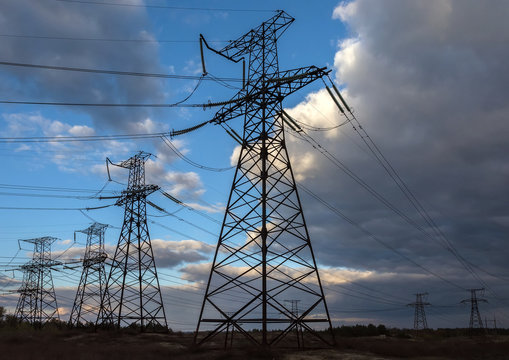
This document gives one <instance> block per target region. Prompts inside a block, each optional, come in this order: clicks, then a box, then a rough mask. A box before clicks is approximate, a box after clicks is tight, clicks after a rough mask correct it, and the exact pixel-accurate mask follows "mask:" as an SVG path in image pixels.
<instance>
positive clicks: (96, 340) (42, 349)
mask: <svg viewBox="0 0 509 360" xmlns="http://www.w3.org/2000/svg"><path fill="white" fill-rule="evenodd" d="M191 344H192V336H191V335H190V334H129V333H116V332H106V331H104V332H97V333H94V332H87V331H83V330H82V331H80V330H52V331H46V330H42V331H37V330H32V329H23V331H20V330H13V331H2V332H0V353H1V358H2V359H34V360H35V359H38V360H39V359H52V360H59V359H73V360H74V359H76V360H88V359H90V360H91V359H94V360H96V359H97V360H102V359H104V360H117V359H123V360H129V359H155V360H157V359H165V360H167V359H177V360H179V359H186V360H187V359H189V360H220V359H224V360H228V359H243V360H247V359H282V360H325V359H346V360H374V359H380V360H382V359H401V358H409V359H419V360H424V359H490V360H495V359H496V360H499V359H500V360H501V359H509V337H508V336H504V337H502V336H498V337H475V338H469V337H464V336H463V337H449V338H414V339H399V338H391V337H369V338H368V337H359V338H339V339H337V346H336V347H334V348H329V349H318V350H317V349H315V350H307V351H297V350H290V349H278V350H276V351H273V352H272V353H267V352H264V351H262V350H260V349H256V348H253V347H248V346H243V347H242V348H237V349H233V350H229V351H223V350H219V349H210V348H209V349H207V348H198V349H193V348H192V347H191Z"/></svg>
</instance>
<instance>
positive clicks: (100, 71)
mask: <svg viewBox="0 0 509 360" xmlns="http://www.w3.org/2000/svg"><path fill="white" fill-rule="evenodd" d="M0 65H5V66H16V67H24V68H35V69H47V70H61V71H76V72H84V73H92V74H109V75H122V76H141V77H153V78H163V79H180V80H200V79H203V80H211V81H217V80H218V79H219V80H221V81H230V82H242V81H243V80H242V79H237V78H211V77H207V76H205V77H204V76H196V75H175V74H160V73H144V72H136V71H117V70H103V69H89V68H79V67H69V66H53V65H41V64H27V63H18V62H9V61H0Z"/></svg>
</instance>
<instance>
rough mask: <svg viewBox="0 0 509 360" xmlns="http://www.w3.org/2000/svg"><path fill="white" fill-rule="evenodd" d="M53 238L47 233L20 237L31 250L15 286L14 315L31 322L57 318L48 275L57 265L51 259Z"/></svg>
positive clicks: (55, 300)
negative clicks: (19, 279) (27, 237)
mask: <svg viewBox="0 0 509 360" xmlns="http://www.w3.org/2000/svg"><path fill="white" fill-rule="evenodd" d="M55 240H57V239H56V238H54V237H49V236H46V237H40V238H35V239H26V240H22V241H24V242H27V243H30V244H33V245H34V252H33V255H32V260H30V261H29V262H28V263H27V264H25V265H23V266H21V269H22V270H23V282H22V284H21V287H20V288H19V289H18V292H19V294H20V296H19V300H18V305H17V307H16V312H15V316H16V317H17V318H19V319H20V320H22V321H27V322H29V323H30V324H32V325H42V324H44V323H45V322H47V321H50V320H53V319H56V320H60V317H59V314H58V305H57V298H56V296H55V288H54V286H53V278H52V276H51V267H52V266H55V265H58V264H60V263H57V262H55V261H53V260H51V244H52V243H53V242H55Z"/></svg>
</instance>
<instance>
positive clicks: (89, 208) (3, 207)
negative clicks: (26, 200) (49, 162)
mask: <svg viewBox="0 0 509 360" xmlns="http://www.w3.org/2000/svg"><path fill="white" fill-rule="evenodd" d="M113 205H115V204H110V205H104V206H96V207H85V208H65V207H60V208H58V207H15V206H0V210H36V211H47V210H48V211H52V210H55V211H75V210H76V211H81V210H85V211H90V210H97V209H104V208H107V207H110V206H113Z"/></svg>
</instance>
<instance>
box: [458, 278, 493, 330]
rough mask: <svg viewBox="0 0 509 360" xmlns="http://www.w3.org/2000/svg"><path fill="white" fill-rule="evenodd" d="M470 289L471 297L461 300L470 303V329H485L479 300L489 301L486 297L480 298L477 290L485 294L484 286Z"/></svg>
mask: <svg viewBox="0 0 509 360" xmlns="http://www.w3.org/2000/svg"><path fill="white" fill-rule="evenodd" d="M468 291H470V299H465V300H462V301H461V302H462V303H463V304H464V303H470V305H471V306H470V325H469V328H470V330H472V329H484V325H483V323H482V318H481V314H480V313H479V306H478V303H479V302H485V303H487V302H488V301H487V300H486V299H478V298H477V292H478V291H479V292H480V293H481V296H483V295H484V288H482V289H468Z"/></svg>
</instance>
